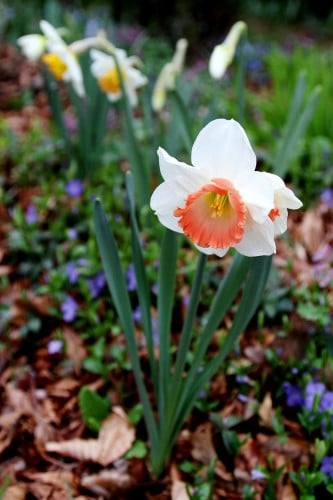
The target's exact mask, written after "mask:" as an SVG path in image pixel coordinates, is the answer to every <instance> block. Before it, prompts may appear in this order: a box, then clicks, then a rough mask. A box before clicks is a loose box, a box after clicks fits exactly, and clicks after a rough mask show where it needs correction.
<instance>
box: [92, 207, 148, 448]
mask: <svg viewBox="0 0 333 500" xmlns="http://www.w3.org/2000/svg"><path fill="white" fill-rule="evenodd" d="M94 225H95V230H96V238H97V243H98V248H99V252H100V255H101V259H102V263H103V268H104V271H105V275H106V280H107V283H108V286H109V289H110V292H111V296H112V299H113V302H114V305H115V307H116V310H117V313H118V316H119V319H120V323H121V325H122V328H123V329H124V333H125V337H126V342H127V348H128V352H129V356H130V359H131V363H132V368H133V372H134V376H135V381H136V384H137V387H138V392H139V396H140V400H141V403H142V406H143V412H144V417H145V421H146V425H147V430H148V434H149V439H150V444H151V447H152V448H155V447H156V446H157V428H156V422H155V420H154V417H153V412H152V408H151V405H150V402H149V397H148V393H147V389H146V386H145V384H144V381H143V377H142V373H141V366H140V360H139V355H138V350H137V345H136V339H135V330H134V324H133V314H132V309H131V304H130V300H129V295H128V291H127V289H126V283H125V278H124V275H123V271H122V268H121V264H120V259H119V252H118V247H117V244H116V241H115V239H114V236H113V233H112V231H111V229H110V226H109V224H108V221H107V218H106V215H105V212H104V210H103V207H102V205H101V202H100V200H98V199H96V200H95V202H94Z"/></svg>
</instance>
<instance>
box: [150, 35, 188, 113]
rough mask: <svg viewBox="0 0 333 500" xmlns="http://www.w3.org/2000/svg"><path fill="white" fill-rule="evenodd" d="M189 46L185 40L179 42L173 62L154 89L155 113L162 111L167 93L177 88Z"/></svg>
mask: <svg viewBox="0 0 333 500" xmlns="http://www.w3.org/2000/svg"><path fill="white" fill-rule="evenodd" d="M187 45H188V42H187V40H186V39H185V38H181V39H180V40H178V42H177V43H176V51H175V53H174V56H173V58H172V60H171V61H170V62H168V63H167V64H165V65H164V66H163V68H162V70H161V72H160V74H159V76H158V78H157V80H156V83H155V86H154V89H153V96H152V107H153V110H154V111H161V109H162V108H163V106H164V104H165V100H166V95H167V91H168V90H173V89H174V88H175V85H176V78H177V76H178V75H180V73H181V71H182V69H183V66H184V59H185V54H186V50H187Z"/></svg>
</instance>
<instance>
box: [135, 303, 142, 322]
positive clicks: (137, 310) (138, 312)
mask: <svg viewBox="0 0 333 500" xmlns="http://www.w3.org/2000/svg"><path fill="white" fill-rule="evenodd" d="M133 319H134V321H135V322H136V323H140V321H141V309H140V306H137V307H136V308H135V309H134V311H133Z"/></svg>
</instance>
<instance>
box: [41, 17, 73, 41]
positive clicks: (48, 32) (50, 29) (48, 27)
mask: <svg viewBox="0 0 333 500" xmlns="http://www.w3.org/2000/svg"><path fill="white" fill-rule="evenodd" d="M39 26H40V29H41V31H42V33H44V35H45V36H46V37H47V39H48V43H49V44H50V45H49V47H51V46H52V44H53V43H56V44H57V43H59V44H61V45H66V44H65V42H64V41H63V39H62V38H61V36H60V35H59V33H58V31H57V30H56V29H55V27H54V26H52V24H50V23H49V22H48V21H45V20H44V19H43V20H42V21H41V22H40V23H39Z"/></svg>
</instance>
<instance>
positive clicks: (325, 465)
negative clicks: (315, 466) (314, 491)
mask: <svg viewBox="0 0 333 500" xmlns="http://www.w3.org/2000/svg"><path fill="white" fill-rule="evenodd" d="M320 470H321V472H323V473H324V474H327V475H328V476H330V478H331V479H333V457H325V458H323V460H322V462H321V465H320Z"/></svg>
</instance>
